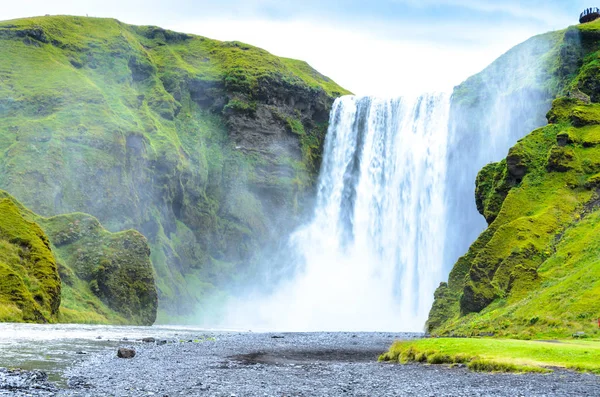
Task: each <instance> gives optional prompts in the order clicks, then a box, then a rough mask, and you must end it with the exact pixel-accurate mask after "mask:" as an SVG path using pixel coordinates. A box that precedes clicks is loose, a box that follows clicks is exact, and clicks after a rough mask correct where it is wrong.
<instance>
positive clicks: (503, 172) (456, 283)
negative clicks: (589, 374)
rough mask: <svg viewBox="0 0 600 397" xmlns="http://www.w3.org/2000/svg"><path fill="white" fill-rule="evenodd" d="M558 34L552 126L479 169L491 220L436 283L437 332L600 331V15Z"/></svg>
mask: <svg viewBox="0 0 600 397" xmlns="http://www.w3.org/2000/svg"><path fill="white" fill-rule="evenodd" d="M558 33H559V34H560V35H561V37H562V39H561V40H560V41H559V42H558V48H559V49H560V50H559V51H556V52H554V56H555V57H556V58H554V65H555V67H554V69H553V78H552V80H551V81H553V82H554V83H555V84H556V87H555V92H556V93H557V98H556V99H555V100H554V102H553V103H552V108H551V110H550V111H549V112H548V115H547V119H548V125H547V126H545V127H543V128H539V129H536V130H534V131H533V132H531V133H530V134H529V135H527V136H526V137H525V138H523V139H521V140H520V141H519V142H518V143H517V144H516V145H515V146H513V147H512V148H511V149H510V151H509V153H508V156H507V158H506V160H503V161H501V162H498V163H494V164H490V165H488V166H486V167H484V168H483V169H482V170H481V172H480V173H479V176H478V177H477V181H476V184H477V185H476V202H477V207H478V209H479V211H480V213H481V214H482V215H483V216H484V217H485V219H486V220H487V221H488V224H489V226H488V228H487V230H485V231H484V232H483V233H482V234H481V235H480V236H479V238H478V239H477V240H476V241H475V242H474V243H473V244H472V246H471V247H470V249H469V251H468V252H467V253H466V254H465V255H464V256H463V257H461V258H460V259H459V260H458V262H457V263H456V264H455V266H454V268H453V269H452V271H451V273H450V277H449V281H448V283H442V284H441V285H440V287H439V288H438V290H437V291H436V293H435V300H434V303H433V307H432V309H431V311H430V314H429V320H428V323H427V330H428V331H429V332H430V333H431V334H433V335H449V336H477V335H488V334H493V335H495V336H499V337H513V338H520V339H536V338H567V337H571V335H573V334H575V335H577V336H581V335H584V336H585V337H598V336H600V333H599V330H598V323H597V321H598V318H599V317H600V300H598V296H599V294H600V262H599V261H598V255H599V254H600V246H599V244H598V238H597V236H598V233H599V232H600V229H599V227H600V190H599V188H600V185H599V184H598V180H600V178H598V174H599V172H600V146H599V143H600V139H599V137H600V129H599V125H600V103H598V102H597V101H598V100H600V86H598V84H597V82H598V81H600V69H599V68H598V67H597V64H598V59H599V57H600V52H599V51H600V22H598V21H596V22H593V23H589V24H584V25H580V26H577V27H571V28H569V29H567V30H565V31H562V32H558Z"/></svg>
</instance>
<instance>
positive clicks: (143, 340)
mask: <svg viewBox="0 0 600 397" xmlns="http://www.w3.org/2000/svg"><path fill="white" fill-rule="evenodd" d="M142 342H144V343H154V342H156V339H154V338H144V339H142Z"/></svg>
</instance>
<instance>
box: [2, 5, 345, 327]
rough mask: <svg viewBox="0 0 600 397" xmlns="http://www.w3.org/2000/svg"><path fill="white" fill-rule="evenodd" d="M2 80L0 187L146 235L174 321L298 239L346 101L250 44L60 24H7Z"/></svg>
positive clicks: (82, 22) (65, 20)
mask: <svg viewBox="0 0 600 397" xmlns="http://www.w3.org/2000/svg"><path fill="white" fill-rule="evenodd" d="M0 80H1V81H2V84H0V118H1V120H2V122H1V123H0V137H1V138H0V153H1V154H0V188H4V189H6V190H8V191H10V192H11V193H12V194H14V195H15V196H16V197H17V198H18V199H19V200H21V201H23V202H24V203H25V204H26V205H27V206H29V207H30V208H32V209H33V210H35V211H36V212H38V213H40V214H42V215H45V216H51V215H55V214H59V213H69V212H76V211H83V212H87V213H90V214H92V215H94V216H95V217H97V218H98V219H99V220H100V221H101V222H102V224H104V225H105V226H106V227H107V228H108V229H109V230H112V231H118V230H123V229H129V228H133V229H136V230H138V231H139V232H141V233H142V234H143V235H144V236H146V237H147V238H148V240H149V242H150V245H151V247H152V263H153V265H154V268H155V271H156V276H157V286H158V291H159V297H160V305H161V307H162V308H163V309H165V310H164V311H162V313H164V314H166V312H167V311H168V312H169V313H170V315H173V316H177V315H184V314H188V313H190V311H192V310H193V309H195V308H197V307H198V303H199V301H201V300H202V299H203V298H204V297H205V296H206V295H207V294H209V293H211V292H212V291H215V290H218V289H219V288H220V286H222V285H223V284H224V283H226V282H229V281H232V279H233V278H234V277H233V276H234V275H235V276H236V277H238V278H243V277H244V275H243V274H244V273H248V272H251V269H253V268H254V266H255V264H256V262H257V258H256V253H257V252H259V251H260V248H263V247H265V246H266V245H267V244H268V242H269V241H271V240H273V241H275V240H276V237H277V236H279V235H281V234H283V232H284V231H285V230H284V228H285V227H293V224H294V217H295V216H296V215H298V214H299V213H300V212H301V211H302V205H303V199H304V196H305V195H306V193H307V192H309V191H310V189H311V186H312V182H313V178H314V176H315V174H316V171H317V170H318V168H319V164H320V158H321V147H322V140H323V139H324V135H325V132H326V128H327V125H326V124H327V119H328V114H329V109H330V107H331V104H332V102H333V100H334V98H335V97H336V96H339V95H342V94H346V93H347V91H345V90H344V89H342V88H341V87H339V86H338V85H336V84H335V83H334V82H332V81H331V80H330V79H328V78H327V77H325V76H322V75H320V74H319V73H318V72H316V71H315V70H313V69H312V68H310V67H309V66H308V65H307V64H306V63H304V62H301V61H296V60H291V59H284V58H278V57H275V56H273V55H271V54H269V53H267V52H266V51H264V50H261V49H258V48H256V47H252V46H249V45H246V44H243V43H239V42H218V41H215V40H210V39H207V38H203V37H198V36H192V35H186V34H182V33H176V32H171V31H167V30H164V29H160V28H157V27H148V26H144V27H139V26H130V25H126V24H123V23H121V22H119V21H116V20H110V19H94V18H79V17H64V16H61V17H43V18H31V19H23V20H14V21H6V22H2V23H0ZM283 221H285V225H286V226H284V222H283ZM59 248H60V247H59ZM74 270H75V269H74ZM98 288H100V289H101V287H100V285H99V286H98ZM164 320H167V317H166V316H165V317H164Z"/></svg>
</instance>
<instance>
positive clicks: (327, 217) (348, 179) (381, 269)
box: [225, 94, 449, 331]
mask: <svg viewBox="0 0 600 397" xmlns="http://www.w3.org/2000/svg"><path fill="white" fill-rule="evenodd" d="M448 112H449V97H448V96H447V95H442V94H440V95H425V96H421V97H418V98H414V99H410V98H397V99H380V98H372V97H363V98H357V97H352V96H346V97H342V98H340V99H338V100H336V102H335V103H334V106H333V109H332V112H331V116H330V127H329V131H328V133H327V138H326V142H325V150H324V157H323V165H322V168H321V173H320V179H319V188H318V196H317V204H316V206H315V212H314V218H313V220H312V221H311V222H310V223H308V224H307V225H305V226H304V227H302V228H301V229H299V230H297V231H296V232H295V233H294V234H293V235H292V236H291V241H290V252H289V257H290V260H292V261H293V262H295V263H296V264H297V271H296V274H295V277H293V279H291V280H288V281H287V282H284V283H283V284H282V285H280V286H279V288H278V289H277V290H276V291H275V292H274V293H273V294H272V295H270V296H268V297H252V298H247V299H244V301H242V302H240V301H238V302H236V303H235V304H233V305H232V306H231V307H230V310H229V316H228V318H227V319H226V320H225V323H226V324H227V326H229V327H236V326H239V327H242V326H243V327H251V328H253V329H278V330H293V331H339V330H344V331H372V330H390V331H393V330H402V331H421V330H422V329H423V324H424V323H425V320H426V319H427V315H428V312H429V309H430V307H431V303H432V301H433V292H434V290H435V288H436V287H437V285H438V284H439V282H440V281H442V279H443V278H444V276H445V275H444V274H443V273H442V266H443V264H442V262H443V247H444V239H443V236H444V225H445V220H444V217H445V211H444V202H443V200H444V189H445V170H446V140H447V128H448Z"/></svg>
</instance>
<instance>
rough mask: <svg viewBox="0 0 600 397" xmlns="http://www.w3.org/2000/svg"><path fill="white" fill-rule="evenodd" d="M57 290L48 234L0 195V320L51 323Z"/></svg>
mask: <svg viewBox="0 0 600 397" xmlns="http://www.w3.org/2000/svg"><path fill="white" fill-rule="evenodd" d="M60 291H61V283H60V278H59V275H58V267H57V265H56V261H55V259H54V256H53V254H52V251H51V249H50V242H49V241H48V237H47V236H46V234H45V233H44V232H43V230H42V229H41V228H40V227H39V225H37V224H36V223H34V222H31V221H29V220H27V219H26V217H25V216H24V214H23V213H22V212H21V209H20V208H19V206H18V204H17V203H15V202H14V201H13V200H12V199H11V198H10V197H2V198H0V321H27V322H54V321H56V319H57V316H58V309H59V306H60V296H61V295H60Z"/></svg>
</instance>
